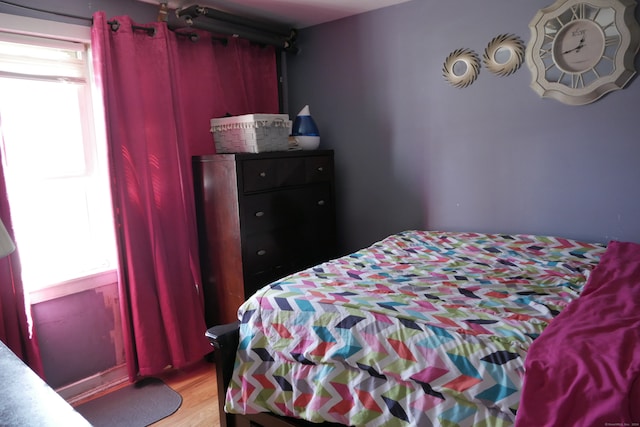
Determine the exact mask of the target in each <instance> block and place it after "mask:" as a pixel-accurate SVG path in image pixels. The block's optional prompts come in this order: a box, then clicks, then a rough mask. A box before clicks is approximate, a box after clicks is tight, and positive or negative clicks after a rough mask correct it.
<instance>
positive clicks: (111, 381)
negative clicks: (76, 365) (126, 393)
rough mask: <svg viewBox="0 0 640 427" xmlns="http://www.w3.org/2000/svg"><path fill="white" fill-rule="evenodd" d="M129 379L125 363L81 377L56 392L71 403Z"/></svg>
mask: <svg viewBox="0 0 640 427" xmlns="http://www.w3.org/2000/svg"><path fill="white" fill-rule="evenodd" d="M128 380H129V373H128V371H127V365H118V366H115V367H113V368H111V369H108V370H106V371H104V372H100V373H98V374H95V375H92V376H90V377H87V378H83V379H81V380H80V381H76V382H75V383H73V384H69V385H66V386H63V387H60V388H58V389H56V392H57V393H58V394H59V395H60V396H62V398H63V399H65V400H66V401H67V402H69V403H70V404H71V405H73V404H74V403H75V402H79V401H81V400H84V399H86V398H88V397H90V396H92V395H94V394H96V393H100V392H102V391H104V390H106V389H108V388H111V387H114V386H117V385H118V384H122V383H124V382H126V381H128Z"/></svg>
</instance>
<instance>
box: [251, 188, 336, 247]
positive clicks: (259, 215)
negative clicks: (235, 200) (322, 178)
mask: <svg viewBox="0 0 640 427" xmlns="http://www.w3.org/2000/svg"><path fill="white" fill-rule="evenodd" d="M241 204H242V213H241V215H242V222H241V228H242V230H243V233H244V234H245V235H249V234H251V233H255V232H261V231H267V230H274V229H277V228H283V227H292V226H296V227H297V226H301V225H303V224H307V225H308V226H309V227H311V228H313V227H315V223H316V222H319V221H320V222H323V221H324V220H325V218H324V217H327V216H332V215H333V212H334V210H333V199H332V193H331V186H330V185H329V184H317V185H309V186H306V187H298V188H289V189H284V190H276V191H270V192H268V193H256V194H250V195H246V196H244V197H243V198H242V203H241Z"/></svg>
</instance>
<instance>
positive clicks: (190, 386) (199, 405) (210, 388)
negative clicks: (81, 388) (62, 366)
mask: <svg viewBox="0 0 640 427" xmlns="http://www.w3.org/2000/svg"><path fill="white" fill-rule="evenodd" d="M159 378H162V379H163V380H164V382H165V384H167V385H168V386H169V387H171V388H172V389H174V390H175V391H177V392H178V393H180V395H181V396H182V405H180V408H179V409H178V410H177V411H176V412H175V413H174V414H173V415H170V416H168V417H167V418H165V419H162V420H160V421H158V422H157V423H154V424H152V425H153V426H154V427H168V426H171V427H201V426H209V427H219V426H220V418H219V415H218V391H217V387H216V372H215V365H214V364H213V363H209V362H206V361H203V362H201V363H198V364H197V365H195V366H193V367H191V368H189V369H185V370H181V371H175V372H171V373H168V374H165V375H162V376H159ZM126 385H128V384H123V385H120V386H118V387H115V388H113V389H110V390H107V391H105V392H103V393H100V394H96V395H95V396H92V397H91V398H89V399H85V400H83V401H80V402H77V403H75V404H74V405H75V406H77V405H80V404H82V403H84V402H86V401H88V400H91V399H95V398H97V397H99V396H102V395H104V394H105V393H108V392H110V391H115V390H117V389H118V388H120V387H124V386H126Z"/></svg>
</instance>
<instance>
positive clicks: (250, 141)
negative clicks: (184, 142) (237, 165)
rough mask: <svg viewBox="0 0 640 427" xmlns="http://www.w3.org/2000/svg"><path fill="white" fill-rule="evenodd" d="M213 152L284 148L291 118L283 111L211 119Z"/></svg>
mask: <svg viewBox="0 0 640 427" xmlns="http://www.w3.org/2000/svg"><path fill="white" fill-rule="evenodd" d="M211 132H212V133H213V142H214V143H215V145H216V152H217V153H262V152H264V151H287V150H288V149H289V135H290V134H291V120H289V116H288V115H286V114H245V115H242V116H232V117H223V118H219V119H211Z"/></svg>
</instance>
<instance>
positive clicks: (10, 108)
mask: <svg viewBox="0 0 640 427" xmlns="http://www.w3.org/2000/svg"><path fill="white" fill-rule="evenodd" d="M89 54H90V51H89V50H88V44H87V43H81V42H77V41H68V40H58V39H52V38H42V37H33V36H24V35H21V34H20V35H18V34H12V33H5V32H0V94H2V95H1V96H0V130H1V131H2V144H3V147H2V150H3V160H4V171H5V179H6V182H7V192H8V197H9V204H10V206H11V216H12V221H13V226H14V232H15V238H16V242H17V244H18V247H19V250H20V260H21V263H22V279H23V282H24V286H25V289H26V290H28V291H30V292H33V291H36V290H39V289H43V288H48V287H51V286H55V285H60V284H64V283H71V282H73V283H76V284H77V282H78V280H81V281H82V280H83V278H85V279H86V278H89V279H91V278H94V279H95V277H96V275H98V276H99V275H100V274H103V273H105V272H111V273H112V274H113V272H114V271H115V269H116V260H117V257H116V250H115V239H114V232H113V219H112V212H113V211H112V208H111V198H110V191H109V180H108V173H107V162H106V157H107V156H106V146H105V145H106V144H105V143H104V137H103V136H102V137H97V136H100V135H104V131H96V129H98V130H100V129H103V126H96V124H100V122H99V121H96V120H95V115H94V108H93V107H94V103H93V101H92V96H94V97H95V94H94V93H92V84H91V78H90V77H91V76H90V72H89V69H90V67H89V65H90V61H89ZM89 281H91V280H89ZM93 281H94V282H95V280H93Z"/></svg>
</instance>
